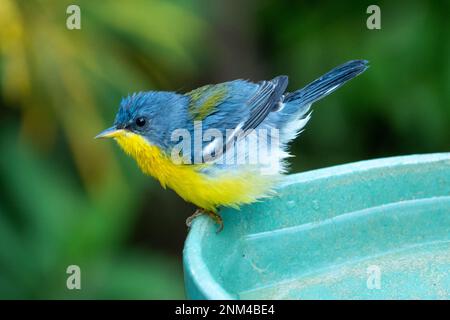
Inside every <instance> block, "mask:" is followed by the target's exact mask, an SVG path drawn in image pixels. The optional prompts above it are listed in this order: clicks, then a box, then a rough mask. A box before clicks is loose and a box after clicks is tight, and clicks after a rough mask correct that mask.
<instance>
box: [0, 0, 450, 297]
mask: <svg viewBox="0 0 450 320" xmlns="http://www.w3.org/2000/svg"><path fill="white" fill-rule="evenodd" d="M69 4H77V5H79V6H80V8H81V26H82V29H81V30H68V29H67V28H66V18H67V17H68V15H67V14H66V8H67V6H68V5H69ZM370 4H374V3H373V2H372V1H348V2H346V3H343V2H338V1H321V2H319V1H275V0H273V1H268V0H263V1H238V0H232V1H196V0H192V1H163V0H155V1H88V0H84V1H39V0H27V1H25V0H23V1H13V0H0V77H1V82H0V90H1V91H0V92H1V96H0V105H1V116H0V119H1V124H0V150H1V157H0V182H1V184H0V188H1V193H0V298H63V299H67V298H123V299H127V298H140V299H154V298H155V299H166V298H183V297H184V292H183V279H182V266H181V256H182V246H183V241H184V239H185V236H186V227H185V224H184V221H185V219H186V217H187V216H189V215H190V214H191V213H192V212H193V210H194V208H193V206H192V205H189V204H186V203H184V202H183V201H182V200H180V199H179V198H178V197H177V196H176V195H175V194H174V193H173V192H172V191H164V190H163V189H162V188H161V187H160V186H159V185H158V183H157V182H155V181H153V180H152V179H150V178H148V177H144V176H143V175H142V174H141V173H140V172H139V170H138V168H137V166H136V165H135V163H134V161H133V160H132V159H130V158H128V157H126V156H125V155H124V154H123V153H122V152H121V151H120V150H119V148H118V147H117V146H116V145H115V144H114V143H113V142H112V141H94V140H93V139H92V137H93V136H94V135H95V134H96V133H98V132H99V131H100V130H101V129H104V128H106V127H107V126H109V125H110V124H111V123H112V121H113V117H114V114H115V112H116V111H117V107H118V104H119V102H120V99H121V97H122V96H124V95H127V94H128V93H131V92H135V91H139V90H176V91H187V90H191V89H193V88H195V87H198V86H200V85H203V84H206V83H217V82H222V81H226V80H231V79H235V78H244V79H251V80H255V81H257V80H261V79H268V78H272V77H274V76H275V75H278V74H287V75H289V77H290V85H289V89H290V90H294V89H297V88H299V87H301V86H303V85H305V84H306V83H307V82H308V81H311V80H313V79H315V78H316V77H318V76H320V75H321V74H323V73H325V72H326V71H328V70H329V69H331V68H333V67H334V66H336V65H338V64H340V63H343V62H345V61H347V60H351V59H358V58H364V59H367V60H370V62H371V68H370V69H369V70H368V71H367V72H366V73H364V74H363V75H362V76H360V77H358V78H357V79H356V80H353V81H352V82H351V83H350V84H348V85H347V86H345V87H343V88H342V89H340V90H339V91H337V92H336V93H334V94H333V95H331V96H330V97H328V98H326V99H324V100H323V101H321V102H319V103H317V104H316V105H315V111H314V114H313V117H312V120H311V122H310V123H309V125H308V128H307V130H306V131H305V132H304V133H303V134H302V135H301V137H300V138H299V139H297V140H296V141H295V143H294V144H293V146H292V148H293V153H294V154H296V155H297V157H296V158H293V159H292V160H291V163H292V170H291V171H292V172H299V171H305V170H310V169H314V168H320V167H324V166H330V165H335V164H341V163H346V162H351V161H357V160H363V159H371V158H377V157H385V156H393V155H402V154H413V153H428V152H439V151H449V149H450V85H449V83H450V35H449V30H450V19H449V18H448V13H449V12H450V5H449V2H448V1H442V2H440V1H428V2H425V1H395V3H394V1H378V2H377V3H376V4H378V5H379V6H380V7H381V26H382V29H381V30H368V29H367V28H366V19H367V17H368V14H366V8H367V6H368V5H370ZM71 264H76V265H79V266H80V267H81V274H82V282H81V283H82V290H73V291H69V290H67V288H66V278H67V274H66V268H67V266H68V265H71Z"/></svg>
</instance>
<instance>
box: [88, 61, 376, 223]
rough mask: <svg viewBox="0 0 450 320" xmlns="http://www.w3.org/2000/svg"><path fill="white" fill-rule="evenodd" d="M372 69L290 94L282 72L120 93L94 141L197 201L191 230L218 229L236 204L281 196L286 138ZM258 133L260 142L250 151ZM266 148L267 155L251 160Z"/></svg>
mask: <svg viewBox="0 0 450 320" xmlns="http://www.w3.org/2000/svg"><path fill="white" fill-rule="evenodd" d="M368 67H369V63H368V61H367V60H351V61H348V62H346V63H344V64H342V65H339V66H337V67H335V68H334V69H332V70H331V71H329V72H327V73H325V74H324V75H322V76H321V77H319V78H318V79H316V80H314V81H313V82H311V83H309V84H308V85H306V86H305V87H303V88H301V89H299V90H295V91H293V92H288V91H286V90H287V86H288V77H287V76H284V75H282V76H277V77H275V78H273V79H272V80H266V81H260V82H251V81H248V80H242V79H239V80H233V81H228V82H223V83H218V84H208V85H204V86H202V87H199V88H197V89H194V90H192V91H189V92H186V93H178V92H175V91H146V92H137V93H133V94H130V95H128V96H127V97H125V98H122V100H121V102H120V106H119V110H118V112H117V114H116V117H115V120H114V123H113V126H112V127H110V128H108V129H106V130H104V131H102V132H100V133H99V134H98V135H97V136H96V137H95V138H113V139H114V140H116V142H117V143H118V145H119V146H120V147H121V148H122V149H123V150H124V152H125V153H127V154H128V155H130V156H131V157H132V158H134V159H135V160H136V162H137V164H138V166H139V167H140V169H141V170H142V171H143V173H144V174H147V175H150V176H152V177H154V178H155V179H157V180H158V181H159V182H160V184H161V186H162V187H163V188H164V189H165V188H170V189H173V190H174V191H175V192H176V193H177V194H178V195H179V196H180V197H181V198H183V199H184V200H185V201H187V202H190V203H192V204H194V205H195V206H196V207H197V208H198V209H197V210H196V211H195V213H194V214H193V215H191V216H190V217H189V218H187V219H186V224H187V225H188V227H190V225H191V223H192V221H193V220H194V219H195V218H196V217H197V216H199V215H203V214H207V215H208V216H210V217H211V218H213V220H214V221H215V222H216V223H217V224H218V230H217V231H220V230H222V229H223V220H222V217H221V215H220V212H219V210H220V209H221V208H223V207H232V208H236V209H239V208H240V207H241V206H243V205H248V204H251V203H253V202H256V201H261V200H263V199H264V198H267V197H271V196H273V195H274V194H276V186H277V185H278V184H279V183H280V182H281V180H282V178H283V176H284V175H285V174H286V172H287V168H288V163H287V159H288V158H289V157H290V156H291V154H290V153H289V151H288V148H289V143H290V142H291V141H293V140H294V139H295V138H296V137H297V136H298V135H299V134H300V133H301V132H302V131H303V130H304V127H305V125H306V124H307V122H308V121H309V120H310V118H311V112H312V110H311V105H312V104H313V103H315V102H317V101H318V100H320V99H322V98H324V97H325V96H327V95H329V94H330V93H332V92H334V91H335V90H337V89H338V88H340V87H341V86H342V85H343V84H345V83H346V82H347V81H349V80H351V79H352V78H354V77H356V76H358V75H359V74H361V73H363V72H364V71H365V70H366V69H367V68H368ZM199 129H200V130H199ZM197 132H200V135H201V134H205V133H207V132H213V133H214V134H209V136H208V137H204V136H200V137H198V134H197ZM260 132H264V133H265V135H263V134H261V135H260ZM255 133H258V135H257V138H258V139H259V140H258V142H257V143H256V144H253V145H252V147H251V148H249V147H247V148H246V146H248V145H249V143H248V141H247V140H249V137H251V136H252V134H253V136H255ZM196 134H197V136H196ZM181 140H183V141H181ZM268 145H269V146H270V147H267V146H268ZM264 147H265V148H266V149H267V150H269V151H268V152H267V150H262V149H263V148H264ZM262 151H264V152H265V156H261V157H258V158H257V160H256V161H248V160H249V159H250V158H252V157H253V158H254V154H255V153H261V154H263V153H264V152H262ZM238 158H239V159H241V161H236V159H238Z"/></svg>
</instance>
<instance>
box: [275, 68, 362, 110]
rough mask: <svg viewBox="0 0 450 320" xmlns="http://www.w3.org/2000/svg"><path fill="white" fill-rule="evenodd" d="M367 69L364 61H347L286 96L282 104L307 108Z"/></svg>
mask: <svg viewBox="0 0 450 320" xmlns="http://www.w3.org/2000/svg"><path fill="white" fill-rule="evenodd" d="M368 67H369V65H368V61H366V60H352V61H348V62H346V63H344V64H342V65H340V66H338V67H336V68H334V69H333V70H331V71H330V72H328V73H326V74H324V75H323V76H322V77H320V78H319V79H316V80H314V81H313V82H311V83H310V84H308V85H307V86H306V87H304V88H302V89H299V90H297V91H295V92H292V93H289V94H287V95H286V97H285V99H284V102H294V103H295V104H297V105H300V106H309V105H311V104H312V103H314V102H316V101H317V100H320V99H322V98H323V97H325V96H327V95H329V94H330V93H332V92H333V91H335V90H336V89H338V88H339V87H341V86H342V85H343V84H344V83H346V82H347V81H349V80H350V79H353V78H354V77H356V76H357V75H359V74H361V73H363V72H364V71H365V70H366V69H367V68H368Z"/></svg>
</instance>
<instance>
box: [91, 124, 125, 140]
mask: <svg viewBox="0 0 450 320" xmlns="http://www.w3.org/2000/svg"><path fill="white" fill-rule="evenodd" d="M122 132H123V129H117V128H116V126H112V127H111V128H108V129H106V130H103V131H102V132H100V133H99V134H98V135H96V136H95V137H94V139H100V138H103V139H105V138H114V137H117V136H118V135H120V134H122Z"/></svg>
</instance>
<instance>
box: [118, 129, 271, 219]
mask: <svg viewBox="0 0 450 320" xmlns="http://www.w3.org/2000/svg"><path fill="white" fill-rule="evenodd" d="M114 138H115V139H116V141H117V142H118V144H119V145H120V147H121V148H122V149H123V150H124V151H125V152H126V153H127V154H129V155H130V156H132V157H133V158H134V159H136V161H137V163H138V165H139V167H140V168H141V170H142V171H143V172H144V173H146V174H148V175H151V176H153V177H155V178H156V179H158V180H159V182H160V183H161V185H162V186H163V187H164V188H166V187H169V188H171V189H173V190H174V191H175V192H176V193H178V195H179V196H181V197H182V198H183V199H184V200H186V201H188V202H191V203H193V204H195V205H197V206H198V207H200V208H203V209H207V210H213V211H216V208H217V207H218V206H231V207H239V205H240V204H246V203H251V202H254V201H256V200H257V199H258V198H261V197H263V196H266V195H267V193H268V192H269V190H270V188H271V187H272V185H273V183H274V179H273V177H267V176H261V175H259V174H256V173H255V172H251V171H233V172H226V171H225V172H222V173H218V174H214V176H210V175H206V174H205V173H204V172H202V171H201V169H204V168H205V165H182V164H175V163H173V162H172V161H171V160H170V158H169V157H168V156H167V155H166V154H165V153H164V152H163V151H162V150H161V149H160V148H158V147H157V146H154V145H152V144H150V143H149V142H148V141H147V140H146V139H144V138H143V137H141V136H140V135H137V134H134V133H131V132H127V131H123V133H122V134H120V135H117V136H115V137H114Z"/></svg>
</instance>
